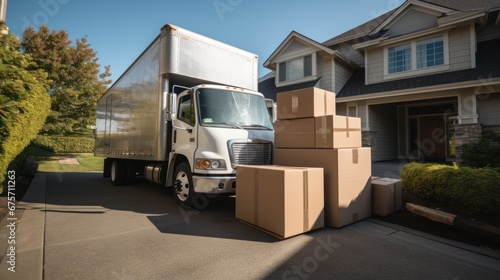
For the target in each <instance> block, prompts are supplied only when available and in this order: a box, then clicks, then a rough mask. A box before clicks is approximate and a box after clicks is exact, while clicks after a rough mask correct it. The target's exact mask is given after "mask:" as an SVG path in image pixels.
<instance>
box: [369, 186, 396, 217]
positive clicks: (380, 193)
mask: <svg viewBox="0 0 500 280" xmlns="http://www.w3.org/2000/svg"><path fill="white" fill-rule="evenodd" d="M402 204H403V183H402V181H401V180H400V179H392V178H376V179H374V180H372V213H373V214H374V215H378V216H387V215H390V214H392V213H394V212H395V211H396V210H399V209H401V207H402Z"/></svg>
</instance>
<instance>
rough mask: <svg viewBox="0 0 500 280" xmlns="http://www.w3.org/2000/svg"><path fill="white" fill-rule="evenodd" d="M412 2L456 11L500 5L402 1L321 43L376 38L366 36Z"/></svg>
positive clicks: (491, 1) (492, 0)
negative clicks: (400, 3)
mask: <svg viewBox="0 0 500 280" xmlns="http://www.w3.org/2000/svg"><path fill="white" fill-rule="evenodd" d="M412 3H422V4H431V5H434V6H436V8H447V9H451V10H455V11H457V12H465V11H471V10H475V11H479V10H489V9H492V8H495V7H500V0H468V1H456V0H426V1H424V0H408V1H406V2H405V3H403V4H402V5H401V6H400V7H398V8H396V9H393V10H391V11H388V12H386V13H384V14H382V15H380V16H378V17H376V18H374V19H372V20H370V21H367V22H365V23H363V24H361V25H359V26H357V27H355V28H353V29H351V30H348V31H346V32H344V33H342V34H340V35H337V36H335V37H333V38H331V39H329V40H327V41H325V42H323V45H325V46H328V47H331V46H334V45H337V44H340V43H343V42H347V41H351V40H358V41H361V42H362V41H365V40H369V39H373V38H376V37H377V36H376V35H375V34H371V35H370V37H367V36H368V35H369V34H370V33H372V31H374V30H376V29H377V28H378V27H380V26H381V25H383V24H384V23H386V21H388V20H390V18H391V16H395V15H396V13H397V12H400V9H402V8H406V7H407V6H408V5H409V4H412Z"/></svg>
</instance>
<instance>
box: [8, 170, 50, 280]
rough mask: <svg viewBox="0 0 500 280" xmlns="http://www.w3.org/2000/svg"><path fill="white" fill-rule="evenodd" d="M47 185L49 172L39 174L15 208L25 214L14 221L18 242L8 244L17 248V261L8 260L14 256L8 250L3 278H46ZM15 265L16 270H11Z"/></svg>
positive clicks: (16, 240) (15, 259) (15, 257)
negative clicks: (44, 270) (44, 267)
mask: <svg viewBox="0 0 500 280" xmlns="http://www.w3.org/2000/svg"><path fill="white" fill-rule="evenodd" d="M46 185H47V177H46V175H45V174H36V175H35V177H34V178H33V181H32V182H31V184H30V186H29V188H28V191H27V192H26V194H25V195H24V197H23V200H22V201H20V202H18V203H16V211H24V213H23V215H22V217H20V218H18V220H17V221H16V222H15V224H16V229H15V244H11V245H9V246H14V247H15V250H14V253H15V255H14V256H13V257H14V262H15V263H8V261H10V260H11V259H12V256H7V253H9V250H7V252H6V254H5V255H4V256H3V259H2V262H1V264H0V279H43V258H44V241H45V208H46V206H45V198H46ZM18 217H19V216H18ZM9 249H10V248H9ZM11 252H12V251H11ZM12 264H14V265H15V272H12V271H9V268H11V267H12Z"/></svg>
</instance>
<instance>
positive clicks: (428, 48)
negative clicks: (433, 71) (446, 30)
mask: <svg viewBox="0 0 500 280" xmlns="http://www.w3.org/2000/svg"><path fill="white" fill-rule="evenodd" d="M416 45H417V68H419V69H420V68H425V67H432V66H437V65H442V64H444V42H443V36H440V37H436V38H432V39H427V40H422V41H417V43H416Z"/></svg>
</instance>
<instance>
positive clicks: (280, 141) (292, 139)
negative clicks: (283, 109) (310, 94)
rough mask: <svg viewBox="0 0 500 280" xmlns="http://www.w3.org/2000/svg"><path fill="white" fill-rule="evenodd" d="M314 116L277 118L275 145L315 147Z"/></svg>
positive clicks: (282, 146) (278, 146) (281, 146)
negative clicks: (289, 118)
mask: <svg viewBox="0 0 500 280" xmlns="http://www.w3.org/2000/svg"><path fill="white" fill-rule="evenodd" d="M314 123H315V119H314V118H305V119H291V120H277V121H276V122H275V123H274V145H275V147H277V148H314V147H315V145H316V143H315V142H316V141H315V131H314Z"/></svg>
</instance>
